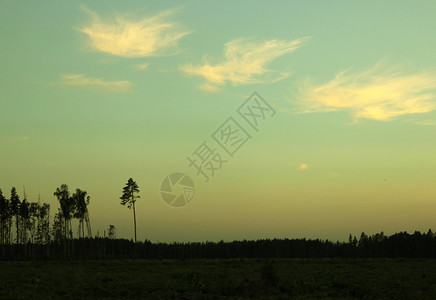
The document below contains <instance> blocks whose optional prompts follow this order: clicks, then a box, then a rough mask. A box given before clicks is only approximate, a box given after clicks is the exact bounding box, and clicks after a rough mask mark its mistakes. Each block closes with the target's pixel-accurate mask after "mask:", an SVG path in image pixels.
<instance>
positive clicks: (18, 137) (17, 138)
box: [7, 136, 29, 143]
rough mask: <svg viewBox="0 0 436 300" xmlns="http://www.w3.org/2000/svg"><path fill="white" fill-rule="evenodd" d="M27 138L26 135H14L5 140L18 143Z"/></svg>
mask: <svg viewBox="0 0 436 300" xmlns="http://www.w3.org/2000/svg"><path fill="white" fill-rule="evenodd" d="M27 140H29V137H28V136H15V137H11V138H9V139H8V140H7V141H8V142H10V143H18V142H24V141H27Z"/></svg>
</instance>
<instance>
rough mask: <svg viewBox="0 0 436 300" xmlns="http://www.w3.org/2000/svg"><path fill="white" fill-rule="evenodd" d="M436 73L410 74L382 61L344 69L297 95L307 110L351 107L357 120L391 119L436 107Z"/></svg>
mask: <svg viewBox="0 0 436 300" xmlns="http://www.w3.org/2000/svg"><path fill="white" fill-rule="evenodd" d="M435 89H436V76H435V75H434V74H431V73H427V72H421V73H415V74H407V73H405V72H400V71H395V70H392V69H389V68H387V67H386V66H385V65H383V64H381V63H379V64H376V65H375V66H374V67H372V68H371V69H369V70H366V71H362V72H355V73H350V72H341V73H339V74H337V75H336V77H335V78H334V79H333V80H331V81H330V82H327V83H325V84H322V85H318V86H317V85H314V84H312V83H311V82H310V81H308V82H306V83H305V84H304V85H303V87H302V88H301V89H300V91H299V93H298V94H297V96H296V98H297V103H298V104H299V105H301V107H302V109H303V111H305V112H322V111H338V110H347V111H349V112H350V113H351V114H352V115H353V116H354V117H355V118H356V119H357V118H367V119H374V120H383V121H387V120H391V119H393V118H395V117H398V116H401V115H407V114H416V113H427V112H430V111H432V110H434V109H436V103H435V102H434V101H433V100H434V94H433V93H432V92H431V90H435Z"/></svg>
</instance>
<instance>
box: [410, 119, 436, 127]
mask: <svg viewBox="0 0 436 300" xmlns="http://www.w3.org/2000/svg"><path fill="white" fill-rule="evenodd" d="M415 124H417V125H424V126H435V125H436V120H422V121H416V122H415Z"/></svg>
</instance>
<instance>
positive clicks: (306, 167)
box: [298, 164, 309, 170]
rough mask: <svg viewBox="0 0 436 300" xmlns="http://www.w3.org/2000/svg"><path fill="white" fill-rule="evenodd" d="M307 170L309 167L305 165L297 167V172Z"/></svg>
mask: <svg viewBox="0 0 436 300" xmlns="http://www.w3.org/2000/svg"><path fill="white" fill-rule="evenodd" d="M307 169H309V166H308V165H307V164H301V165H300V166H299V167H298V170H307Z"/></svg>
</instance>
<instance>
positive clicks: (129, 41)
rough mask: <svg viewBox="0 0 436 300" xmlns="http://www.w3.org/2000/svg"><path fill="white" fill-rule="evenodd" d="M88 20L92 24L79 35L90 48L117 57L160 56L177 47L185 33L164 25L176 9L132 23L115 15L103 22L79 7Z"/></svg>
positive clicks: (132, 21)
mask: <svg viewBox="0 0 436 300" xmlns="http://www.w3.org/2000/svg"><path fill="white" fill-rule="evenodd" d="M83 9H84V10H86V11H87V12H88V13H89V14H90V15H91V17H92V23H91V24H90V25H88V26H85V27H83V28H81V29H79V30H80V31H82V32H84V33H86V34H87V35H88V36H89V38H90V44H91V46H92V48H94V49H95V50H97V51H101V52H105V53H109V54H112V55H116V56H121V57H144V56H161V55H165V54H168V50H169V49H171V48H174V47H176V46H177V43H178V41H179V39H180V38H182V37H183V36H185V35H186V34H188V33H189V32H187V31H183V30H181V29H180V28H179V27H180V26H179V25H178V24H177V23H174V22H169V21H167V18H168V17H169V16H171V15H173V14H174V13H175V12H176V9H171V10H165V11H163V12H161V13H159V14H157V15H154V16H151V17H148V18H142V19H139V20H133V19H132V18H128V17H127V16H121V15H117V16H116V17H115V18H114V19H112V20H107V21H103V20H101V19H100V17H99V15H98V14H96V13H94V12H92V11H90V10H89V9H87V8H85V7H83Z"/></svg>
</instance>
